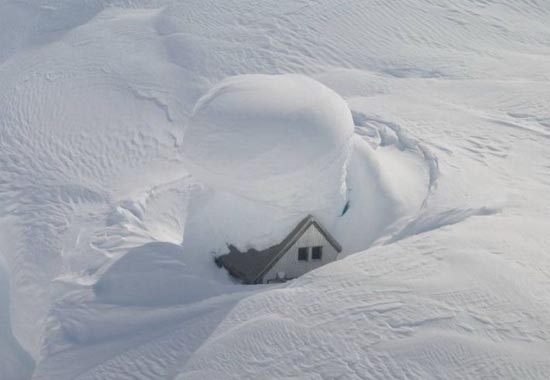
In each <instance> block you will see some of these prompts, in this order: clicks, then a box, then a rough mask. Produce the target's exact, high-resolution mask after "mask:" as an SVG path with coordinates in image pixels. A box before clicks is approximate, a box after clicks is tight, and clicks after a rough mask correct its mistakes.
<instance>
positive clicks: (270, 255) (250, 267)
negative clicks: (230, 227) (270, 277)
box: [216, 215, 342, 284]
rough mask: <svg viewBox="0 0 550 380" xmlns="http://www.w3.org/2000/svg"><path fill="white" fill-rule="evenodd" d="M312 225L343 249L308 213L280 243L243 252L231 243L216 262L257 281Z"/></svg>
mask: <svg viewBox="0 0 550 380" xmlns="http://www.w3.org/2000/svg"><path fill="white" fill-rule="evenodd" d="M311 225H313V226H315V228H317V230H318V231H319V232H320V233H321V234H322V235H323V236H324V238H325V239H326V240H327V241H328V242H329V243H330V245H332V246H333V247H334V249H335V250H336V251H337V252H341V251H342V246H341V245H340V244H338V242H337V241H336V239H334V237H333V236H332V235H331V234H330V233H329V232H328V231H327V230H326V229H325V228H324V227H323V226H322V225H321V224H320V223H319V222H317V220H316V219H315V218H314V217H313V216H312V215H308V216H307V217H305V218H304V219H302V220H301V221H300V223H298V225H296V227H294V229H293V230H292V231H291V232H290V234H288V236H287V237H286V238H284V239H283V241H281V242H280V243H279V244H277V245H274V246H271V247H269V248H267V249H264V250H262V251H258V250H256V249H253V248H252V249H249V250H248V251H246V252H241V251H239V250H238V249H237V248H236V247H235V246H234V245H229V246H228V248H229V253H227V254H225V255H221V256H218V257H217V258H216V263H217V264H218V265H220V266H224V267H225V268H226V269H227V270H228V271H229V273H231V275H233V276H234V277H237V278H240V279H241V280H242V281H243V282H245V283H249V284H251V283H256V282H258V281H259V280H260V279H261V278H262V277H263V275H265V273H267V271H269V270H270V269H271V268H272V267H273V265H275V263H276V262H277V261H279V259H280V258H281V257H282V256H283V255H284V254H285V253H286V252H287V251H288V250H289V249H290V247H292V245H293V244H294V243H296V241H297V240H298V239H299V238H300V236H302V235H303V233H304V232H305V231H307V229H308V228H309V227H310V226H311Z"/></svg>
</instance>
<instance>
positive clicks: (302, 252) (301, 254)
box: [298, 247, 309, 261]
mask: <svg viewBox="0 0 550 380" xmlns="http://www.w3.org/2000/svg"><path fill="white" fill-rule="evenodd" d="M308 256H309V248H308V247H301V248H298V261H307V260H308Z"/></svg>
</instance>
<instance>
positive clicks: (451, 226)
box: [0, 0, 550, 380]
mask: <svg viewBox="0 0 550 380" xmlns="http://www.w3.org/2000/svg"><path fill="white" fill-rule="evenodd" d="M549 20H550V4H549V3H548V2H547V1H546V0H530V1H527V0H525V1H523V0H502V1H470V0H461V1H450V0H449V1H431V0H414V1H406V2H397V1H374V0H372V1H371V0H369V1H339V0H319V1H311V0H300V1H294V0H292V1H290V0H288V1H287V0H283V1H264V2H256V1H246V0H245V1H240V0H239V1H223V2H220V1H215V0H190V1H175V0H138V1H134V0H132V1H130V0H115V1H107V0H105V1H81V2H75V1H72V0H40V1H24V0H15V1H0V255H1V256H2V260H0V262H1V263H2V264H1V267H0V378H1V379H2V380H20V379H21V380H23V379H30V378H31V376H32V378H33V379H40V380H51V379H56V380H84V379H98V380H99V379H101V380H110V379H117V380H120V379H149V380H153V379H155V380H156V379H178V380H182V379H185V380H188V379H203V378H205V377H208V378H210V379H216V380H217V379H239V380H241V379H258V378H262V379H284V378H299V379H323V380H328V379H338V378H341V379H392V378H396V379H436V378H437V379H456V378H464V379H481V378H498V379H541V380H542V379H548V378H550V359H549V358H550V345H549V343H548V342H550V336H549V331H550V317H549V315H550V299H549V297H548V295H549V294H550V256H549V254H548V252H550V240H549V237H548V228H549V219H548V215H550V203H549V202H548V199H549V198H548V194H550V150H549V148H548V147H549V143H550V128H549V126H550V122H549V120H550V111H549V110H550V83H549V82H550V58H549V57H550V29H549V28H548V24H549ZM243 74H301V75H307V76H309V77H311V78H313V80H316V81H318V82H320V83H322V85H318V86H320V88H324V87H323V86H326V87H328V88H329V89H330V90H328V91H330V92H332V91H333V92H334V93H335V94H337V95H335V96H337V97H338V98H339V97H341V98H343V99H344V101H345V103H347V104H345V106H346V107H347V108H349V109H350V110H351V114H352V115H353V119H352V120H353V121H352V122H353V123H354V126H353V128H354V133H353V135H352V136H351V137H350V138H349V147H350V150H349V151H346V152H345V153H346V154H348V155H349V156H347V157H346V159H347V161H346V166H345V172H344V177H343V178H344V180H343V181H334V178H333V177H322V179H323V180H327V181H329V182H330V183H329V184H330V188H331V189H332V188H333V186H334V184H335V183H336V182H337V183H338V184H342V183H344V182H345V188H344V189H345V191H344V193H343V194H341V197H340V198H339V200H338V202H335V203H334V205H333V204H331V207H332V208H333V209H334V210H332V209H331V208H330V207H329V208H328V209H327V210H325V211H322V212H320V215H319V218H320V219H322V220H323V221H324V224H325V225H326V227H327V228H329V229H330V230H331V233H333V234H334V235H335V236H336V237H337V239H338V240H339V241H342V242H345V243H346V244H345V249H346V252H345V254H344V255H343V256H346V257H343V258H342V260H340V261H337V262H335V263H332V264H330V265H327V266H325V267H323V268H320V269H319V270H316V271H314V272H311V273H309V274H307V275H306V276H304V277H302V278H300V279H298V280H296V281H292V282H290V283H287V284H284V285H278V286H253V287H250V286H248V287H247V286H241V285H238V284H235V283H233V282H232V281H231V279H230V278H229V277H228V276H227V274H226V273H225V272H224V271H223V270H221V269H218V268H216V267H215V266H214V265H213V263H212V257H211V254H212V253H211V252H210V251H206V250H204V249H203V248H204V247H205V246H206V245H211V244H210V243H213V242H214V239H213V238H212V236H214V235H215V236H217V237H218V238H219V241H216V244H217V243H219V242H220V241H222V238H224V239H225V238H226V237H227V238H228V239H231V240H235V241H239V240H240V241H242V242H244V241H246V239H247V236H248V235H249V233H250V232H251V231H252V230H253V229H255V230H256V231H261V229H262V219H261V218H258V217H257V216H258V211H261V212H264V213H265V214H266V215H268V216H269V217H270V218H271V219H273V220H275V221H277V220H278V221H279V222H280V223H278V222H274V223H272V227H273V228H270V229H269V231H265V233H264V234H260V235H261V236H257V242H259V244H260V243H261V244H268V243H270V242H272V241H273V239H274V238H276V237H278V236H280V235H282V234H284V231H285V230H286V229H288V227H290V226H291V224H292V223H293V221H294V219H299V217H301V215H298V213H296V214H295V215H293V216H291V217H289V216H288V212H287V210H285V209H284V208H283V209H282V208H280V207H277V206H276V205H274V204H270V203H266V202H259V203H258V204H257V205H256V204H254V202H258V201H259V198H262V197H263V196H269V194H268V193H267V192H266V194H262V197H259V198H258V197H254V196H253V197H248V198H247V199H246V202H244V203H243V202H241V201H242V200H241V199H240V198H242V197H241V195H242V194H238V193H239V191H235V187H234V186H231V191H229V188H227V187H225V188H224V189H223V191H220V190H216V191H213V190H212V189H211V188H210V186H212V184H214V185H216V184H217V183H216V181H214V183H207V184H206V185H205V184H203V183H201V182H202V181H204V182H208V181H206V180H204V178H196V177H195V176H193V174H192V173H189V172H188V169H187V168H186V162H185V161H186V159H188V158H193V157H185V155H186V154H189V153H190V152H191V151H193V149H194V148H195V146H192V147H191V148H189V146H187V148H189V149H186V144H185V143H184V141H185V139H184V131H185V129H186V126H187V125H189V124H188V122H189V119H190V117H191V116H192V112H193V108H194V107H195V105H196V102H197V100H198V99H200V98H201V97H202V96H204V95H205V94H208V93H209V91H212V89H213V88H215V86H216V85H217V83H219V82H220V81H222V80H223V79H224V78H227V77H231V76H236V75H237V76H239V75H243ZM285 76H286V75H285ZM222 83H223V82H222ZM317 88H319V87H317ZM303 90H304V88H301V89H300V88H298V89H297V91H296V92H292V94H288V97H286V98H285V97H284V96H283V99H285V100H288V101H289V102H294V101H296V102H299V101H300V100H303V97H302V96H298V94H299V93H300V91H303ZM306 92H307V91H306ZM310 95H311V98H313V97H314V95H316V93H315V94H305V95H304V97H307V98H310ZM285 96H286V95H285ZM265 104H266V105H269V104H270V103H269V102H266V103H265ZM341 104H343V103H341ZM329 109H330V107H327V108H326V109H317V111H319V112H324V111H328V110H329ZM311 110H316V109H315V108H310V111H311ZM331 114H332V113H331ZM350 119H351V117H350ZM351 127H352V126H351V125H350V126H349V128H350V129H351ZM218 132H219V131H216V133H218ZM309 132H311V130H308V133H309ZM344 135H345V137H346V138H345V140H346V141H347V137H348V134H347V132H346V134H344ZM262 136H263V134H262ZM323 136H324V135H323ZM327 136H328V135H327ZM332 136H333V137H335V139H336V140H338V136H337V135H332ZM220 137H221V136H220ZM244 137H245V138H246V137H249V136H248V135H246V136H244ZM256 137H257V136H256ZM263 137H266V136H263ZM273 137H276V138H274V140H278V141H279V142H284V145H285V146H287V145H286V144H287V143H288V144H289V146H290V143H294V142H295V141H294V137H295V135H293V134H289V136H288V137H289V139H292V141H285V140H284V139H283V140H281V136H280V135H279V136H268V138H273ZM315 137H319V136H310V139H307V138H303V139H300V141H302V140H304V141H302V142H301V144H302V145H304V144H305V145H306V147H307V149H305V150H303V151H297V152H294V151H293V152H292V153H293V155H289V156H285V157H280V158H281V160H280V161H276V162H275V164H274V168H269V167H268V166H267V165H268V164H269V163H266V161H269V160H267V158H266V160H264V161H262V160H263V158H262V157H261V155H260V156H257V157H259V161H257V162H260V163H261V165H260V167H257V168H256V169H258V170H260V172H261V174H262V176H264V177H265V175H268V174H269V170H271V169H274V170H275V169H277V166H276V164H278V163H281V162H287V161H285V159H288V160H290V161H292V162H291V163H292V164H293V165H294V166H298V168H297V169H303V167H302V166H301V165H300V160H301V159H302V158H303V157H302V156H301V155H302V154H304V155H305V156H306V157H310V156H309V155H307V154H306V153H311V152H313V151H315V149H314V148H316V147H317V145H312V146H308V145H307V144H308V143H311V142H312V141H315ZM325 137H326V136H325ZM329 140H330V139H329V138H327V139H325V138H323V139H322V141H321V142H324V143H326V142H329V143H331V141H329ZM220 141H222V140H220ZM319 141H320V140H319V139H318V142H319ZM222 142H223V141H222ZM244 142H245V140H239V141H238V143H239V144H240V143H243V145H241V146H240V147H241V148H242V147H243V146H244V147H246V144H244ZM268 142H269V141H268ZM332 142H334V141H332ZM321 145H323V144H320V145H319V146H321ZM336 145H338V144H335V145H334V146H336ZM260 146H264V147H265V145H258V146H257V147H260ZM323 146H325V147H326V145H323ZM328 146H329V147H331V146H332V145H330V144H329V145H328ZM254 148H256V146H254ZM292 148H294V149H296V146H295V145H292ZM329 150H330V149H329ZM335 151H336V150H335ZM239 152H240V153H243V156H239V157H241V158H242V157H246V156H245V155H244V153H245V152H244V151H239ZM281 152H282V151H281ZM338 152H340V151H338ZM255 153H258V151H255ZM294 153H296V155H294ZM231 154H232V153H231ZM301 157H302V158H301ZM327 157H328V156H327ZM224 159H225V158H224ZM222 161H223V160H222ZM296 161H298V165H296ZM287 163H288V162H287ZM262 170H263V171H262ZM319 170H320V171H322V168H321V169H319ZM192 171H193V170H190V172H192ZM247 173H248V172H247ZM247 173H245V174H247ZM227 174H229V172H227ZM233 174H235V172H231V175H230V176H226V177H231V178H232V177H233ZM241 174H242V173H241ZM249 174H250V173H249ZM311 174H312V175H313V174H318V172H315V173H311ZM303 175H304V176H307V178H313V177H309V173H305V174H303ZM222 177H223V176H222ZM226 177H223V181H222V180H220V181H218V182H219V185H220V187H224V185H227V183H225V180H226V179H227V178H226ZM217 178H218V177H217ZM218 179H219V178H218ZM245 179H246V178H245ZM291 179H292V181H291V182H292V183H293V186H292V187H293V189H299V186H297V182H296V181H298V179H299V178H298V176H296V177H292V178H291ZM340 179H342V178H340ZM304 181H305V179H304ZM233 185H234V184H233ZM237 190H239V189H237ZM338 190H340V189H339V188H338ZM235 193H237V194H235ZM249 195H250V194H249ZM276 195H280V196H281V199H286V196H282V195H283V194H276ZM301 195H303V194H301ZM313 196H315V194H313ZM324 199H325V200H326V199H327V198H324ZM260 200H265V199H263V198H262V199H260ZM249 202H251V203H249ZM283 203H284V202H283ZM251 204H252V205H253V206H254V207H252V206H251ZM344 209H345V210H346V211H345V213H344V212H343V211H344ZM235 210H237V211H238V212H240V213H242V222H241V223H234V222H232V223H226V225H228V226H229V225H231V226H232V228H231V229H229V228H227V229H224V228H219V226H220V222H224V221H225V222H227V221H228V220H229V221H232V220H234V219H231V218H234V215H235ZM336 210H337V211H338V212H337V213H336ZM342 214H343V215H342ZM214 215H217V216H219V215H227V216H231V218H229V217H228V218H227V219H224V220H218V219H214V218H212V216H214ZM340 215H341V216H340ZM216 228H218V230H216ZM214 232H215V234H213V233H214ZM182 236H183V237H186V236H187V237H188V236H198V237H199V238H198V241H199V243H197V242H196V241H195V243H193V241H189V240H188V241H187V242H186V241H185V239H184V241H183V242H182V241H181V239H182ZM208 238H211V239H212V240H211V241H208V242H207V243H208V244H206V245H203V244H200V243H202V242H204V241H206V239H208ZM8 284H9V286H8ZM8 304H9V305H8ZM8 306H9V307H8Z"/></svg>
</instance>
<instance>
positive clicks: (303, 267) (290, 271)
mask: <svg viewBox="0 0 550 380" xmlns="http://www.w3.org/2000/svg"><path fill="white" fill-rule="evenodd" d="M314 246H322V247H323V255H322V259H321V260H309V261H298V248H300V247H310V251H309V258H310V259H311V247H314ZM337 256H338V252H337V251H336V250H335V249H334V247H333V246H332V245H331V244H330V243H329V242H328V241H327V239H325V237H324V236H323V234H322V233H321V232H319V230H318V229H317V228H316V227H315V226H314V225H310V226H309V227H308V229H307V230H306V231H305V232H304V233H303V235H302V236H301V237H300V238H299V239H298V240H297V241H296V243H294V245H292V246H291V247H290V249H289V250H288V251H287V252H286V253H285V255H284V256H283V257H281V259H280V260H279V261H278V262H277V263H275V265H274V266H273V267H272V268H271V269H270V270H269V271H268V272H267V273H266V274H265V275H264V277H263V282H264V283H267V282H268V281H269V280H274V279H276V278H277V273H278V272H285V274H286V277H287V278H296V277H299V276H301V275H303V274H304V273H307V272H309V271H310V270H313V269H315V268H319V267H320V266H323V265H325V264H327V263H330V262H332V261H334V260H336V258H337Z"/></svg>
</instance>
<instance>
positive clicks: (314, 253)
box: [311, 246, 323, 260]
mask: <svg viewBox="0 0 550 380" xmlns="http://www.w3.org/2000/svg"><path fill="white" fill-rule="evenodd" d="M322 258H323V247H321V246H318V247H313V248H312V249H311V260H321V259H322Z"/></svg>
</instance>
